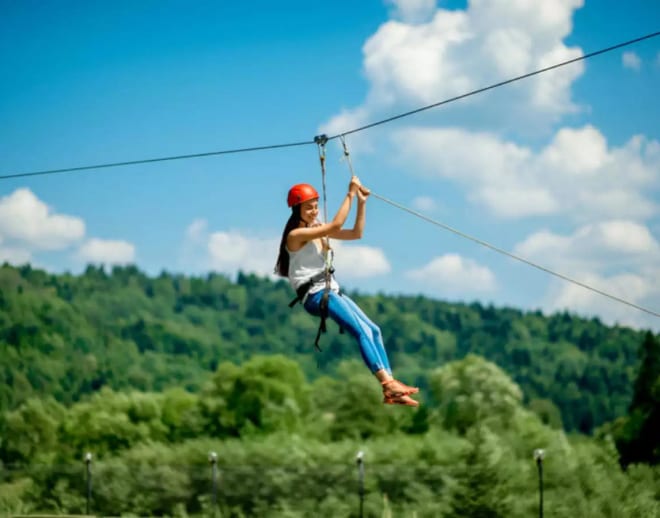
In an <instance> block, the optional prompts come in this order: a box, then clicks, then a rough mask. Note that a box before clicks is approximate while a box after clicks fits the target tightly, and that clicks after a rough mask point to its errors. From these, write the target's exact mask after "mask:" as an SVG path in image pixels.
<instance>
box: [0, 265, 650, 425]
mask: <svg viewBox="0 0 660 518" xmlns="http://www.w3.org/2000/svg"><path fill="white" fill-rule="evenodd" d="M352 296H354V297H355V299H356V300H357V301H358V302H359V304H360V305H361V306H362V307H363V308H364V309H365V311H366V312H367V314H369V315H370V316H371V317H372V318H373V319H374V320H375V321H376V322H377V323H378V324H379V325H380V326H381V329H382V331H383V336H384V339H385V342H386V345H387V349H388V351H389V354H390V358H391V360H392V364H393V367H394V369H395V373H396V375H397V376H398V377H400V378H402V379H404V380H405V381H406V382H408V383H418V384H419V385H421V386H422V388H424V387H425V386H426V385H427V383H428V380H427V374H428V372H429V370H430V369H433V368H435V367H438V366H440V365H442V364H444V363H446V362H448V361H449V360H453V359H458V358H462V357H464V356H465V355H466V354H468V353H474V354H477V355H481V356H483V357H485V358H487V359H488V360H490V361H492V362H495V363H496V364H498V365H499V366H500V367H501V368H503V369H504V370H505V371H507V372H508V373H509V374H510V375H511V377H512V378H513V379H514V380H515V381H516V382H517V383H518V384H519V385H520V386H521V388H522V390H523V392H524V397H525V401H526V403H527V404H528V406H529V407H530V408H532V409H534V410H535V411H537V412H538V413H539V414H541V415H542V416H543V417H544V419H545V420H546V422H549V423H550V424H552V425H553V426H561V425H563V426H564V427H565V428H566V429H567V430H576V429H577V430H580V431H582V432H590V431H592V430H593V428H594V427H596V426H598V425H600V424H602V423H604V422H607V421H610V420H612V419H614V418H615V417H618V416H623V415H625V414H626V412H627V408H628V405H629V403H630V400H631V396H632V392H633V385H634V381H635V378H636V376H637V370H638V363H639V358H638V355H637V352H638V349H639V347H640V344H641V343H642V341H643V339H644V333H642V332H641V331H635V330H632V329H628V328H623V327H608V326H605V325H603V324H602V323H601V322H599V321H598V320H597V319H592V320H585V319H582V318H577V317H575V316H572V315H570V314H566V313H561V314H555V315H552V316H543V315H542V314H541V313H540V312H528V313H525V312H522V311H519V310H515V309H509V308H494V307H490V306H489V307H484V306H481V305H479V304H470V305H464V304H449V303H445V302H441V301H436V300H431V299H428V298H424V297H390V296H384V295H377V296H362V295H359V294H357V293H353V294H352ZM291 298H292V291H291V289H290V288H289V286H288V285H287V284H286V283H285V282H273V281H271V280H269V279H263V278H259V277H256V276H252V275H239V276H238V279H237V281H236V282H232V281H231V280H229V279H228V278H227V277H225V276H222V275H217V274H211V275H209V276H207V277H203V278H200V277H187V276H182V275H170V274H167V273H163V274H161V275H160V276H158V277H149V276H147V275H146V274H144V273H143V272H140V271H139V270H138V269H137V268H135V267H116V268H113V269H112V271H110V272H106V271H104V270H103V269H102V268H97V267H89V268H87V270H86V271H85V273H84V274H82V275H77V276H74V275H68V274H62V275H53V274H50V273H47V272H44V271H42V270H37V269H33V268H31V267H29V266H24V267H20V268H16V267H12V266H9V265H4V266H2V267H1V268H0V360H1V361H0V411H4V410H9V409H13V408H16V407H17V406H18V405H19V404H21V403H22V402H24V401H25V400H26V399H27V398H29V397H30V396H34V395H45V394H49V395H53V396H54V397H55V398H56V399H57V400H58V401H60V402H62V403H64V404H70V403H72V402H74V401H77V400H80V399H81V398H84V397H85V396H86V395H87V394H90V393H92V392H95V391H98V390H99V389H100V388H101V387H104V386H108V387H111V388H113V389H115V390H122V389H129V388H130V389H134V390H141V391H160V390H163V389H165V388H167V387H172V386H181V387H185V388H187V389H189V390H191V391H197V390H198V389H200V388H201V386H202V385H203V384H204V383H205V382H206V381H207V380H208V379H209V378H210V376H211V374H212V373H213V372H214V371H215V369H216V367H217V366H218V365H219V363H220V362H222V361H225V360H228V361H231V362H234V363H241V362H243V361H244V360H246V359H247V358H250V357H251V356H253V355H255V354H272V353H282V354H285V355H287V356H289V357H291V358H293V359H295V360H296V361H298V362H299V363H300V365H301V366H302V368H303V370H304V372H305V374H306V376H307V378H308V379H309V380H313V379H314V378H317V377H319V376H320V375H322V374H331V373H333V372H334V371H335V369H336V368H337V366H338V364H339V363H340V361H341V360H345V359H349V358H350V359H354V358H359V353H358V350H357V346H356V345H355V343H354V342H353V340H352V339H351V338H350V337H349V336H348V335H345V334H339V333H338V330H337V328H336V327H335V326H334V325H333V324H332V323H330V324H329V332H328V333H327V334H326V335H324V336H323V337H322V341H321V346H322V348H323V352H322V353H315V352H314V348H313V341H314V337H315V333H316V329H317V325H318V321H317V320H316V319H314V318H312V317H310V316H309V315H307V314H306V313H305V312H304V310H303V309H302V308H300V307H299V306H298V307H296V308H294V309H289V307H288V302H289V301H290V300H291ZM317 362H319V363H320V366H317ZM365 374H366V370H365ZM427 397H428V396H427ZM427 402H428V403H429V404H431V405H433V401H428V400H427Z"/></svg>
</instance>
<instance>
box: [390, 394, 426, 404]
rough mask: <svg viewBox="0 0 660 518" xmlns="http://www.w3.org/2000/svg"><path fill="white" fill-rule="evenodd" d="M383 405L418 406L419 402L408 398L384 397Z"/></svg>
mask: <svg viewBox="0 0 660 518" xmlns="http://www.w3.org/2000/svg"><path fill="white" fill-rule="evenodd" d="M383 403H384V404H386V405H404V406H419V402H418V401H415V400H414V399H413V398H411V397H410V396H406V395H403V396H390V397H388V396H385V397H384V398H383Z"/></svg>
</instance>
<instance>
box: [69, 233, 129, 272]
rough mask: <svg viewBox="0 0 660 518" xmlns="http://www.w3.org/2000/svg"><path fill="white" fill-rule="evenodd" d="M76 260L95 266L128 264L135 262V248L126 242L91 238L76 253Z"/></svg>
mask: <svg viewBox="0 0 660 518" xmlns="http://www.w3.org/2000/svg"><path fill="white" fill-rule="evenodd" d="M77 256H78V259H79V260H81V261H84V262H87V263H95V264H108V265H112V264H128V263H132V262H134V261H135V246H134V245H132V244H131V243H128V242H127V241H113V240H104V239H98V238H92V239H88V240H87V241H85V242H84V243H83V244H82V245H81V246H80V248H79V249H78V253H77Z"/></svg>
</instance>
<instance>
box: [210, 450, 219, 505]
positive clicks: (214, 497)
mask: <svg viewBox="0 0 660 518" xmlns="http://www.w3.org/2000/svg"><path fill="white" fill-rule="evenodd" d="M209 462H210V463H211V491H212V494H211V502H212V506H213V513H212V515H211V516H215V515H216V511H217V508H218V454H217V453H216V452H214V451H212V452H211V453H209Z"/></svg>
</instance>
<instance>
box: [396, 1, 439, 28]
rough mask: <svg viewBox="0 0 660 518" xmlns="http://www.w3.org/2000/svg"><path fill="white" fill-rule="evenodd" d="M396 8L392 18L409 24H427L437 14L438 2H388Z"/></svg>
mask: <svg viewBox="0 0 660 518" xmlns="http://www.w3.org/2000/svg"><path fill="white" fill-rule="evenodd" d="M387 3H388V4H390V5H392V6H393V7H394V9H393V12H392V17H394V18H399V19H400V20H402V21H404V22H407V23H420V22H426V21H428V20H429V18H430V17H431V16H432V15H433V13H434V12H435V7H436V0H387Z"/></svg>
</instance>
